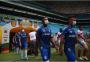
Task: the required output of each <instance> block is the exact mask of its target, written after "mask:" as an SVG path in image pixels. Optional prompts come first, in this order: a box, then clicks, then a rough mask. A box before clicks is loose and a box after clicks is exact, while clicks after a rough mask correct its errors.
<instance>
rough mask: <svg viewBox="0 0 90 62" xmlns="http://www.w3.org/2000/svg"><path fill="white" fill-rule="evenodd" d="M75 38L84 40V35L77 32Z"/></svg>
mask: <svg viewBox="0 0 90 62" xmlns="http://www.w3.org/2000/svg"><path fill="white" fill-rule="evenodd" d="M77 36H78V37H80V38H82V39H84V40H85V37H84V35H81V33H79V32H78V33H77Z"/></svg>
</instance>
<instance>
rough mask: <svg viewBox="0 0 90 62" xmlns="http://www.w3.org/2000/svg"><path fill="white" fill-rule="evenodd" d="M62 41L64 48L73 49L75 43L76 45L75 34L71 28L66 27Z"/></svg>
mask: <svg viewBox="0 0 90 62" xmlns="http://www.w3.org/2000/svg"><path fill="white" fill-rule="evenodd" d="M63 35H64V39H65V44H64V45H65V47H70V48H72V47H75V43H76V33H75V30H74V29H72V27H67V28H66V29H65V30H64V32H63Z"/></svg>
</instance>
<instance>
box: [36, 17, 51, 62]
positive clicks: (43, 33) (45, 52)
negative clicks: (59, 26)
mask: <svg viewBox="0 0 90 62" xmlns="http://www.w3.org/2000/svg"><path fill="white" fill-rule="evenodd" d="M42 24H43V25H42V26H41V27H40V28H39V29H38V30H37V33H36V39H37V41H36V42H37V44H38V45H39V49H40V52H41V56H42V59H43V62H49V60H50V56H51V55H50V54H51V51H50V41H51V39H52V37H51V30H50V29H49V27H48V18H47V17H43V18H42Z"/></svg>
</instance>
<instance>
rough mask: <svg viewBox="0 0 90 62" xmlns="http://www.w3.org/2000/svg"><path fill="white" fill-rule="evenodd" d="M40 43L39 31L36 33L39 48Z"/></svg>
mask: <svg viewBox="0 0 90 62" xmlns="http://www.w3.org/2000/svg"><path fill="white" fill-rule="evenodd" d="M39 43H40V36H39V30H38V31H37V32H36V46H37V47H38V46H39Z"/></svg>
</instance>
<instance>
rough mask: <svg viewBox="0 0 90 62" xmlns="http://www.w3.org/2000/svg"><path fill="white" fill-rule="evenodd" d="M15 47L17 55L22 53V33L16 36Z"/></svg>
mask: <svg viewBox="0 0 90 62" xmlns="http://www.w3.org/2000/svg"><path fill="white" fill-rule="evenodd" d="M15 44H16V45H15V46H16V53H17V54H18V53H19V51H20V32H18V33H16V34H15Z"/></svg>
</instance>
